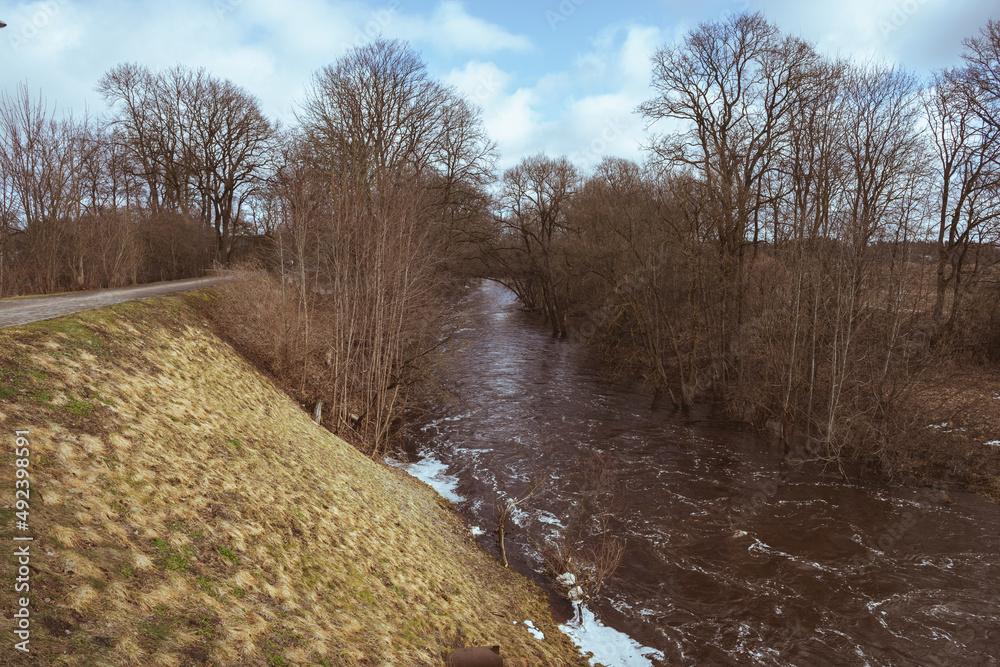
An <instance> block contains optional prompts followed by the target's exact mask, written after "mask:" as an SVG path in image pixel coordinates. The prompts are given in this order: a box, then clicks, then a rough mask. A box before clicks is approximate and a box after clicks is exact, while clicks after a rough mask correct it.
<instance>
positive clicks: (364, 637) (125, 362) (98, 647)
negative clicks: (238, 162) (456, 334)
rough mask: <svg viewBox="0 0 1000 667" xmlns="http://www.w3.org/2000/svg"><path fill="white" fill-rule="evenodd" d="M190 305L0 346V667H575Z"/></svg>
mask: <svg viewBox="0 0 1000 667" xmlns="http://www.w3.org/2000/svg"><path fill="white" fill-rule="evenodd" d="M204 298H205V297H204V296H203V295H199V294H192V295H182V296H174V297H167V298H157V299H151V300H147V301H143V302H131V303H125V304H119V305H115V306H110V307H106V308H101V309H98V310H93V311H87V312H85V313H80V314H77V315H73V316H69V317H63V318H59V319H55V320H49V321H46V322H41V323H37V324H31V325H26V326H20V327H13V328H9V329H5V330H3V331H2V332H0V375H2V377H3V379H4V385H3V389H2V397H3V399H4V401H3V404H2V407H0V422H2V423H3V424H4V429H5V431H6V432H7V439H8V443H9V445H10V447H8V449H7V454H6V455H5V456H6V463H7V464H8V465H7V466H6V469H7V471H8V472H7V474H6V475H5V476H4V481H3V487H4V489H6V490H5V491H3V493H4V495H5V497H6V498H8V500H7V501H6V503H5V505H4V509H3V510H2V512H3V518H4V521H3V524H2V538H3V539H5V540H6V541H7V542H8V543H9V544H11V543H12V542H11V540H12V538H14V537H23V536H29V535H30V536H32V537H33V538H34V540H33V541H32V542H30V550H31V554H32V558H31V570H30V591H28V592H25V593H24V595H27V596H28V599H29V604H28V605H27V608H28V609H29V611H30V633H31V634H30V649H31V653H30V654H23V653H21V652H20V651H17V650H16V649H14V648H13V647H12V646H4V647H0V654H2V656H3V659H2V661H3V663H4V664H12V665H13V664H46V665H48V664H66V665H83V664H86V665H129V664H144V663H150V662H153V663H155V664H162V665H192V664H194V665H200V664H252V665H263V664H266V665H269V666H278V665H293V664H295V665H298V664H315V665H380V664H397V665H440V664H442V663H443V659H444V656H445V655H446V654H447V653H448V652H449V651H450V650H451V649H452V648H455V647H459V646H473V645H492V644H499V645H500V646H501V647H502V650H503V653H504V655H505V656H506V657H508V658H513V659H508V663H507V664H513V665H517V664H522V665H537V664H545V665H563V664H565V665H579V664H584V663H583V660H582V658H580V657H579V654H578V653H577V652H576V650H575V648H574V647H573V646H572V644H571V642H570V641H569V639H568V638H566V637H565V636H564V635H562V633H560V632H558V631H556V629H555V627H554V626H553V625H552V619H551V617H550V615H549V611H548V608H547V605H546V602H545V599H544V596H543V595H542V594H541V593H540V591H539V590H538V589H537V588H535V587H534V586H532V585H530V584H529V583H528V582H527V581H526V580H525V579H523V578H522V577H521V576H519V575H517V574H515V573H512V572H510V571H509V570H506V569H504V568H502V567H500V566H499V564H498V563H497V562H496V561H495V560H493V559H492V558H490V557H489V556H487V555H486V554H485V553H483V552H482V551H481V550H480V549H479V548H478V547H477V546H476V544H475V542H474V541H473V539H472V538H471V536H470V535H469V534H468V532H467V530H466V529H465V527H464V526H463V524H462V523H461V521H460V519H459V518H458V517H457V516H456V515H455V513H454V512H453V511H452V510H451V509H450V508H449V506H448V504H447V503H446V502H445V501H444V500H442V499H441V498H440V497H439V496H438V495H437V494H436V493H435V492H434V491H433V490H432V489H430V488H429V487H428V486H426V485H425V484H423V483H421V482H419V481H417V480H415V479H413V478H412V477H410V476H408V475H406V474H404V473H402V472H401V471H398V470H395V469H393V468H391V467H388V466H384V465H379V464H376V463H374V462H372V461H371V460H370V459H368V458H366V457H365V456H363V455H362V454H360V453H359V452H358V451H357V450H356V449H354V448H353V447H351V446H350V445H348V444H347V443H345V442H344V441H342V440H340V439H339V438H337V437H335V436H333V435H332V434H330V433H329V432H327V431H326V430H324V429H322V428H320V427H318V426H316V425H315V424H314V423H313V422H312V421H311V420H310V418H309V416H308V415H307V414H306V413H305V412H304V411H303V410H302V409H301V408H300V407H299V406H298V405H296V404H295V403H294V402H293V401H292V400H291V399H289V398H288V397H287V396H286V395H284V394H282V393H281V392H280V391H278V390H277V389H276V388H275V386H274V385H273V384H272V383H271V382H270V381H269V380H268V379H267V378H265V377H263V376H262V375H261V374H259V373H258V372H257V371H256V370H254V369H253V368H252V367H251V366H250V365H249V364H248V363H246V362H245V361H244V360H243V359H242V358H241V357H240V356H239V355H238V354H237V353H236V352H235V351H234V350H233V349H232V348H231V347H230V346H229V345H227V344H226V343H224V342H223V341H222V340H220V339H219V338H217V337H216V336H215V334H214V333H213V332H212V330H211V328H210V327H209V326H208V324H207V320H204V319H203V318H202V317H201V316H200V310H199V309H200V307H201V306H202V305H203V300H204ZM15 430H22V431H28V433H27V434H26V438H27V443H28V446H27V447H26V448H27V449H28V450H29V451H30V455H29V456H28V457H27V458H28V459H29V464H28V468H27V469H28V470H29V478H28V479H29V480H30V490H31V494H30V498H29V500H28V505H29V508H30V514H29V515H28V516H27V524H28V527H27V529H26V530H24V529H22V528H19V527H18V524H17V523H16V522H18V521H20V520H21V517H19V516H17V515H16V514H15V512H16V511H17V509H18V508H17V507H16V506H15V505H14V489H15V470H16V469H17V468H16V466H15V463H16V461H15V456H14V453H13V446H14V438H15ZM19 456H20V455H19ZM22 458H23V457H22ZM8 503H9V504H8ZM8 584H10V585H9V586H5V589H6V590H7V591H8V593H6V594H5V595H3V596H0V612H2V613H3V614H4V615H5V616H6V617H7V618H12V617H13V615H14V612H15V606H16V605H17V604H18V600H17V599H16V596H15V593H14V592H12V591H13V584H14V582H13V581H10V580H8ZM525 620H530V621H532V622H533V624H534V626H536V627H537V628H539V629H541V631H542V632H543V633H544V636H545V639H544V640H540V639H537V638H536V637H535V636H534V635H533V634H532V633H531V632H529V629H528V628H527V627H525V625H524V621H525Z"/></svg>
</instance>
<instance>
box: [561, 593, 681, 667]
mask: <svg viewBox="0 0 1000 667" xmlns="http://www.w3.org/2000/svg"><path fill="white" fill-rule="evenodd" d="M559 629H560V630H562V632H563V634H565V635H566V636H567V637H569V638H570V640H572V642H573V643H574V644H576V646H577V647H578V648H579V649H580V650H581V651H583V652H587V651H589V652H590V653H593V654H594V657H593V658H591V662H590V664H594V663H595V662H600V663H603V664H605V665H607V666H608V667H653V662H652V660H651V659H656V660H665V659H666V658H665V656H664V655H663V653H662V652H660V651H657V650H656V649H652V648H649V647H648V646H643V645H642V644H640V643H639V642H637V641H635V640H634V639H632V638H631V637H629V636H628V635H626V634H625V633H623V632H618V631H617V630H615V629H614V628H609V627H607V626H606V625H603V624H602V623H601V622H600V621H599V620H597V618H596V617H595V616H594V612H592V611H590V610H589V609H587V608H586V607H585V606H583V605H576V613H575V614H574V615H573V619H572V620H571V621H570V622H569V623H567V624H566V625H560V626H559Z"/></svg>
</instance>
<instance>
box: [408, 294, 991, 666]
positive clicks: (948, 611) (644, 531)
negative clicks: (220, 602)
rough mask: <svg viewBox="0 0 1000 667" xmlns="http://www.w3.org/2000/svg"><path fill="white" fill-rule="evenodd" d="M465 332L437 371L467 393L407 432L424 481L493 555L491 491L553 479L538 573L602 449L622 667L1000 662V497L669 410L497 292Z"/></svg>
mask: <svg viewBox="0 0 1000 667" xmlns="http://www.w3.org/2000/svg"><path fill="white" fill-rule="evenodd" d="M458 321H459V328H460V330H459V331H458V333H457V334H456V335H455V336H454V338H453V340H452V342H451V343H450V344H449V346H450V349H449V355H448V359H449V361H448V363H447V365H446V366H444V367H443V368H442V369H441V370H440V371H439V374H440V381H441V383H442V386H444V387H446V388H448V389H449V390H450V391H451V392H453V394H454V396H452V397H449V398H441V399H440V400H435V401H432V402H431V403H430V404H429V405H428V406H427V409H426V411H425V412H419V413H415V414H414V415H412V416H411V418H410V424H409V425H408V427H407V448H408V450H411V452H412V455H413V458H414V460H415V461H417V463H415V464H414V466H413V471H414V472H415V474H420V473H421V471H422V476H425V477H427V478H429V479H433V481H434V482H435V485H436V486H438V487H439V488H441V489H442V490H443V491H444V493H446V494H448V495H449V496H450V497H451V499H452V500H453V501H455V502H456V504H457V506H458V509H459V511H460V512H461V513H462V514H463V515H464V516H465V517H466V518H467V519H468V521H469V523H470V526H473V525H474V526H479V527H482V528H483V529H485V534H483V535H482V536H481V537H480V538H479V539H480V540H481V541H482V543H483V545H484V546H485V547H486V548H488V549H490V550H494V551H495V542H496V539H495V537H494V535H493V533H492V531H491V529H492V528H493V526H495V519H494V513H493V512H494V510H493V504H492V500H493V498H494V497H495V496H496V495H497V494H504V493H516V492H517V490H518V489H521V488H523V487H524V484H525V483H526V481H527V480H528V479H529V478H532V477H537V476H539V475H540V476H543V477H544V478H545V479H546V484H545V492H544V493H542V494H540V495H539V496H537V497H535V498H532V499H531V500H530V501H529V502H528V503H527V505H526V507H525V510H524V512H522V513H519V514H517V515H516V516H515V521H516V523H517V524H518V528H517V529H516V530H514V531H513V533H512V535H511V537H510V540H509V542H508V549H509V550H510V551H511V552H513V553H514V554H515V555H516V556H517V559H516V560H517V562H516V563H515V567H518V569H520V570H522V571H524V572H525V573H527V574H529V575H530V576H533V577H535V578H536V579H539V580H540V579H541V577H540V575H537V574H535V573H534V570H539V569H540V568H541V562H540V557H539V554H538V549H537V547H536V546H535V545H536V544H538V543H541V542H544V541H545V540H546V539H549V538H551V536H552V535H553V534H554V533H555V532H556V531H559V530H560V529H561V527H562V525H563V523H564V517H565V515H566V513H567V511H568V508H569V507H570V506H571V504H572V503H573V500H574V497H575V494H576V493H578V489H576V488H574V480H575V479H576V476H575V475H574V474H573V473H574V471H575V470H576V469H578V468H579V466H580V465H581V462H583V461H587V460H589V458H590V456H591V455H592V453H593V452H595V451H600V452H603V453H605V455H606V456H607V458H608V460H609V461H611V465H612V467H613V471H614V473H615V475H616V477H617V479H618V480H619V482H620V483H621V484H622V486H623V488H624V489H625V499H624V511H623V512H622V513H621V514H620V516H619V517H618V519H617V523H616V524H615V529H616V531H617V532H618V534H620V535H621V536H622V537H624V538H625V539H626V552H625V558H624V562H623V564H622V566H621V567H620V569H619V570H618V571H617V572H616V574H615V576H614V578H613V579H612V580H611V581H610V582H609V583H607V584H606V585H605V587H604V588H603V589H602V590H601V592H600V595H599V598H598V599H593V600H589V601H588V602H587V603H586V607H587V610H588V612H583V613H589V612H592V613H593V614H594V616H595V617H596V625H597V627H598V628H600V626H604V627H606V628H613V629H614V630H616V631H618V632H617V633H616V632H614V631H611V632H610V633H605V635H604V636H603V639H601V638H598V639H596V640H595V641H594V642H593V643H592V644H591V645H592V646H594V647H597V648H598V649H600V650H597V651H595V652H596V653H597V654H598V655H597V657H598V658H601V657H602V653H601V651H603V652H604V653H603V655H604V656H605V659H606V662H607V664H609V665H611V664H621V665H633V664H634V665H674V664H678V665H803V666H815V665H963V666H965V665H1000V562H998V557H1000V506H998V505H997V504H995V503H992V502H990V501H988V500H985V499H982V498H980V497H977V496H974V495H971V494H964V493H956V492H951V494H950V496H951V498H950V499H951V501H952V502H950V503H945V502H942V499H941V498H940V497H939V496H938V494H935V493H932V492H930V491H929V490H927V489H914V488H906V487H903V488H897V487H892V488H889V487H886V486H884V485H876V484H869V483H860V482H858V483H847V482H844V481H842V480H841V479H840V478H839V477H837V476H835V475H833V474H832V473H830V472H827V471H823V470H822V468H821V467H819V466H818V465H817V464H800V463H795V462H790V461H787V460H785V459H784V458H783V457H782V456H781V455H780V454H779V453H778V451H777V450H776V448H775V447H773V446H772V445H770V444H769V443H766V442H763V441H761V440H760V439H759V438H756V437H755V436H754V435H753V434H751V433H747V432H744V431H741V430H738V429H734V428H725V427H722V426H719V425H714V424H704V423H702V424H691V423H690V422H689V421H688V420H685V419H683V418H682V417H680V416H679V415H676V414H674V413H672V412H671V411H670V410H669V409H665V408H659V409H653V408H652V407H651V400H650V397H649V396H648V395H647V394H643V393H642V392H640V391H638V390H637V388H635V387H633V386H629V385H627V384H622V383H615V382H611V381H608V380H607V379H606V373H605V372H604V370H603V368H602V365H601V360H600V359H599V358H597V357H596V356H595V354H594V352H593V351H592V350H590V349H588V348H586V347H584V346H582V345H580V344H579V343H576V342H573V341H569V340H556V339H553V338H552V337H551V336H550V334H549V331H548V329H547V328H546V327H545V326H544V325H543V324H542V323H540V322H539V321H538V320H537V319H535V318H534V317H533V316H531V315H529V314H526V313H523V312H522V311H521V310H520V308H519V307H518V304H517V303H516V301H515V299H514V297H513V296H512V295H511V294H510V293H509V292H507V291H506V290H505V289H504V288H502V287H500V286H499V285H497V284H495V283H492V282H484V283H482V284H480V285H474V286H473V287H472V288H471V289H469V291H468V293H467V295H466V297H465V298H464V300H463V302H462V303H461V304H460V309H459V315H458ZM455 397H457V398H455ZM998 429H1000V425H998ZM557 612H559V613H565V614H567V615H569V614H571V613H572V609H570V607H569V605H568V603H566V604H564V605H562V606H559V605H557ZM578 620H579V617H578ZM550 631H551V630H550ZM619 633H621V634H619ZM626 635H627V637H626ZM629 638H630V639H629ZM592 639H593V637H592ZM615 644H618V645H619V646H618V647H617V648H618V649H621V651H620V653H617V654H616V653H615V650H616V647H615ZM627 644H632V645H641V646H642V647H646V648H645V649H642V650H639V649H637V648H635V646H632V648H629V647H628V646H625V645H627Z"/></svg>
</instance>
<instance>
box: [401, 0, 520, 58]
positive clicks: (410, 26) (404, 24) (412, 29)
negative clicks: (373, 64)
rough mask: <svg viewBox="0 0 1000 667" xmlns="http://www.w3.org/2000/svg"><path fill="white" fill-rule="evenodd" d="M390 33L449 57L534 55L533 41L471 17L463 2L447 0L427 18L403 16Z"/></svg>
mask: <svg viewBox="0 0 1000 667" xmlns="http://www.w3.org/2000/svg"><path fill="white" fill-rule="evenodd" d="M387 33H389V34H394V35H396V36H399V37H402V38H404V39H408V40H410V41H413V42H422V43H428V44H430V45H431V46H432V47H433V48H435V49H437V50H440V51H443V52H446V53H455V52H458V53H473V54H488V53H498V52H501V51H512V52H516V53H525V52H528V51H531V50H532V48H533V46H532V43H531V40H530V39H528V38H527V37H525V36H523V35H515V34H514V33H512V32H510V31H508V30H507V29H506V28H504V27H503V26H499V25H497V24H495V23H490V22H488V21H486V20H484V19H481V18H478V17H476V16H472V15H471V14H469V13H468V12H467V11H466V10H465V7H463V6H462V4H461V3H460V2H454V1H452V0H445V2H442V3H441V4H440V5H439V6H438V8H437V9H436V10H435V11H434V13H433V14H432V15H431V16H430V17H428V18H425V17H422V16H401V17H400V20H399V21H395V22H393V24H391V25H389V26H387Z"/></svg>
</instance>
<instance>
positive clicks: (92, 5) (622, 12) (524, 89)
mask: <svg viewBox="0 0 1000 667" xmlns="http://www.w3.org/2000/svg"><path fill="white" fill-rule="evenodd" d="M741 10H749V11H762V12H763V13H764V15H765V16H766V17H767V18H768V19H769V20H771V21H772V22H774V23H776V24H777V25H778V26H779V27H781V28H782V29H783V30H784V31H786V32H789V33H792V34H796V35H798V36H800V37H803V38H804V39H806V40H808V41H810V42H812V43H814V44H816V45H817V47H818V48H819V49H820V50H821V51H823V52H825V53H829V54H840V55H845V56H851V57H856V58H868V57H873V56H874V57H877V58H882V59H885V60H888V61H891V62H895V63H898V64H900V65H902V66H904V67H907V68H909V69H912V70H914V71H915V72H917V73H918V74H919V75H921V76H925V75H927V74H928V73H929V72H930V71H931V70H932V69H935V68H940V67H945V66H949V65H954V64H957V63H958V61H959V54H960V52H961V42H962V39H963V38H965V37H968V36H971V35H973V34H975V33H976V32H978V30H979V27H980V26H982V25H983V24H984V23H985V21H986V20H987V19H988V18H1000V8H997V7H996V4H995V0H994V1H993V2H990V1H981V0H976V1H971V0H970V1H957V2H956V1H954V0H953V1H951V2H945V1H944V0H891V1H888V0H886V1H882V0H867V1H866V0H838V2H826V3H803V2H795V1H793V0H781V1H775V2H764V1H763V0H717V1H711V2H698V3H695V2H690V3H687V2H675V1H671V0H659V1H652V2H638V1H635V0H622V1H618V2H606V1H602V0H541V1H540V2H527V1H526V0H515V1H513V2H469V1H466V2H461V1H458V0H370V1H350V2H348V1H342V0H286V1H281V2H279V1H275V0H174V1H171V2H158V3H152V2H125V1H123V0H91V1H83V0H44V1H42V2H6V3H4V4H3V5H2V6H0V20H3V21H6V22H7V23H8V24H9V25H8V27H7V28H5V29H4V30H2V31H0V90H5V91H9V92H12V91H13V90H14V89H15V88H16V86H17V84H18V83H19V82H27V84H28V86H29V88H30V90H31V91H32V92H33V93H37V91H39V90H41V92H42V93H43V94H44V96H45V97H46V98H47V99H48V100H49V101H50V102H57V103H58V104H59V106H60V108H63V109H67V108H69V109H73V110H74V112H75V113H82V112H83V110H84V109H85V108H89V109H90V110H91V111H100V110H103V105H102V102H101V100H100V99H99V98H98V97H97V95H96V94H94V93H93V88H94V85H95V84H96V83H97V80H98V79H99V78H100V76H101V74H102V73H103V72H105V71H106V70H107V69H108V68H110V67H112V66H113V65H115V64H117V63H119V62H123V61H137V62H141V63H144V64H147V65H149V66H151V67H154V68H161V67H169V66H172V65H174V64H177V63H182V64H185V65H190V66H204V67H206V68H208V69H209V70H210V71H211V72H213V73H214V74H216V75H218V76H222V77H226V78H229V79H232V80H233V81H235V82H236V83H238V84H239V85H241V86H243V87H245V88H246V89H247V90H249V91H250V92H252V93H253V94H255V95H257V97H259V98H260V100H261V102H262V105H263V107H264V109H265V111H266V112H267V113H268V114H269V115H270V116H272V117H274V118H276V119H279V120H281V121H282V122H284V123H286V124H287V123H290V122H293V120H294V116H293V109H294V106H295V103H296V101H297V100H300V99H301V98H302V95H303V90H304V87H305V86H306V84H307V83H308V81H309V79H310V77H311V75H312V73H313V72H314V71H316V70H317V69H318V68H320V67H322V66H323V65H326V64H329V63H332V62H334V61H335V60H336V59H337V58H338V57H339V56H341V55H342V54H344V53H345V52H346V50H347V49H349V48H351V46H353V45H355V44H358V43H360V42H363V41H365V40H368V39H370V37H371V36H372V35H374V34H376V33H381V34H383V35H384V36H387V37H398V38H402V39H405V40H408V41H409V42H410V43H411V45H412V46H413V48H414V49H415V50H416V51H418V52H419V53H420V54H421V56H422V58H423V59H424V61H425V62H426V63H427V67H428V70H429V71H430V72H431V74H432V75H433V76H434V77H435V78H437V79H439V80H442V81H444V82H446V83H449V84H451V85H454V86H455V87H456V88H458V89H459V90H460V91H462V92H463V93H464V94H466V95H467V96H468V97H469V98H471V99H472V100H473V101H475V102H476V103H477V104H478V105H479V106H480V107H482V109H483V112H484V118H485V121H486V125H487V129H488V130H489V131H490V133H491V135H492V136H493V137H494V139H495V140H496V141H497V143H498V145H499V148H500V151H501V156H502V157H501V166H504V167H506V166H510V165H512V164H514V163H515V162H517V161H518V160H519V159H521V158H522V157H524V156H526V155H531V154H534V153H537V152H541V151H544V152H547V153H549V154H552V155H567V156H569V157H570V158H571V159H572V160H573V161H574V162H576V163H577V164H578V165H579V166H581V167H583V168H589V167H592V166H593V165H594V164H596V163H597V162H599V161H600V159H601V158H602V157H604V156H605V155H621V156H625V157H630V158H636V159H640V158H641V145H642V144H643V142H644V128H643V123H642V121H641V119H640V118H638V117H637V116H635V115H634V114H633V113H632V111H633V109H634V108H635V106H636V105H637V104H639V103H640V102H642V101H643V100H644V99H646V98H647V97H648V95H649V75H650V67H649V55H650V54H651V53H652V52H653V51H654V50H655V49H656V48H657V47H658V46H660V45H662V44H664V43H666V42H669V41H673V40H676V39H678V38H679V37H680V36H682V35H683V34H684V33H685V32H687V31H688V30H690V29H691V28H693V27H695V26H697V24H698V23H699V22H702V21H710V20H713V19H717V18H719V17H721V16H724V15H725V14H726V13H727V12H738V11H741Z"/></svg>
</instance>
